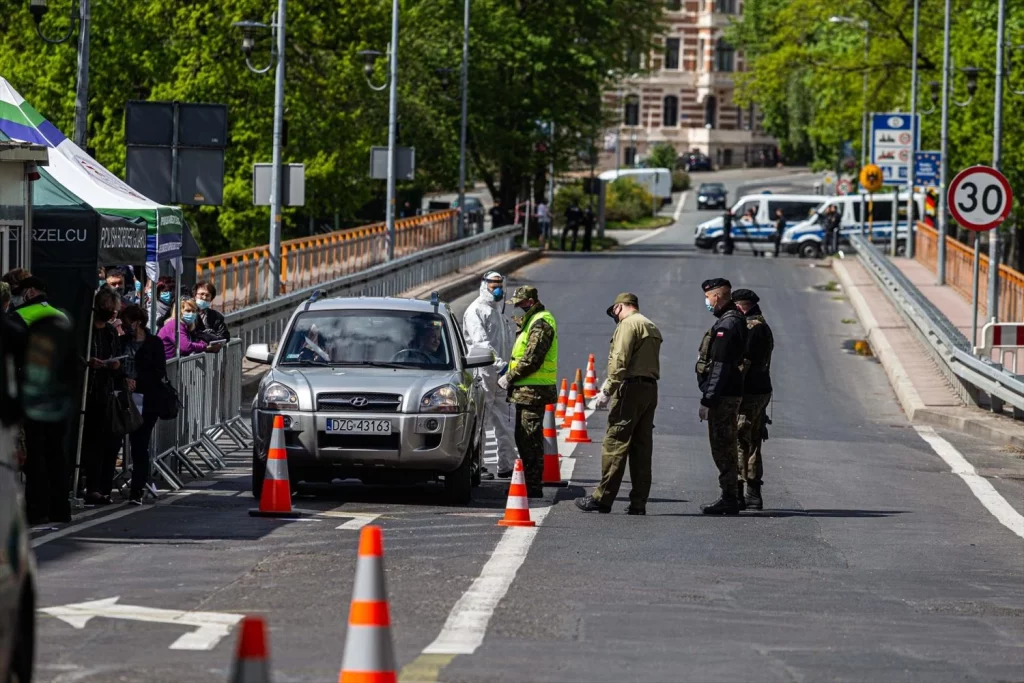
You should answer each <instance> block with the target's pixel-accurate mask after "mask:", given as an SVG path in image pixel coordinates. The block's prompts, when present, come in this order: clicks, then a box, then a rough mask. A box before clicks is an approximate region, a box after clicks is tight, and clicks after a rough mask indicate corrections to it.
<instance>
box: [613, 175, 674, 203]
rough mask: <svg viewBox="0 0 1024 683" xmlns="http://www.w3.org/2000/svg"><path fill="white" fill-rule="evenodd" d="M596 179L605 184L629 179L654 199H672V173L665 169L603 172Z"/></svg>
mask: <svg viewBox="0 0 1024 683" xmlns="http://www.w3.org/2000/svg"><path fill="white" fill-rule="evenodd" d="M598 178H600V179H601V180H602V181H603V182H606V183H610V182H612V181H615V180H618V179H619V178H629V179H630V180H632V181H633V182H635V183H637V184H638V185H640V186H642V187H643V188H644V189H645V190H647V191H648V192H650V193H651V195H652V196H654V197H658V198H660V199H671V198H672V171H670V170H669V169H667V168H623V169H619V170H618V171H605V172H604V173H602V174H601V175H600V176H598Z"/></svg>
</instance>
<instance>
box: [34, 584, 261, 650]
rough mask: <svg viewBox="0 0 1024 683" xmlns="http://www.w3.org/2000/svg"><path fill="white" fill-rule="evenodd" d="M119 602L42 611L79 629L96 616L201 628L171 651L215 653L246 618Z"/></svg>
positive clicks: (83, 604) (188, 635)
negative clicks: (221, 642)
mask: <svg viewBox="0 0 1024 683" xmlns="http://www.w3.org/2000/svg"><path fill="white" fill-rule="evenodd" d="M118 599H119V596H115V597H113V598H104V599H103V600H92V601H89V602H80V603H77V604H72V605H60V606H58V607H46V608H44V609H41V610H39V611H40V612H43V613H44V614H49V615H50V616H53V617H57V618H58V619H60V620H61V621H63V622H66V623H68V624H70V625H71V626H73V627H74V628H77V629H83V628H85V626H86V624H88V623H89V621H90V620H91V619H92V618H93V617H106V618H108V619H126V620H128V621H145V622H150V623H156V624H181V625H184V626H195V627H197V628H196V630H194V631H189V632H188V633H186V634H184V635H183V636H181V637H180V638H178V639H177V640H175V641H174V642H173V643H171V645H170V649H171V650H212V649H213V648H215V647H216V646H217V643H219V642H220V641H221V640H222V639H223V638H224V637H225V636H227V635H228V634H229V633H230V632H231V628H232V627H233V626H234V625H235V624H237V623H238V622H239V621H241V620H242V616H243V615H241V614H227V613H224V612H186V611H182V610H174V609H157V608H154V607H141V606H138V605H119V604H117V601H118Z"/></svg>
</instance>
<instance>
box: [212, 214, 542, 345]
mask: <svg viewBox="0 0 1024 683" xmlns="http://www.w3.org/2000/svg"><path fill="white" fill-rule="evenodd" d="M521 231H522V229H521V228H519V227H516V226H507V227H504V228H498V229H497V230H491V231H490V232H486V233H484V234H482V235H474V236H473V237H467V238H464V239H461V240H456V241H454V242H450V243H448V244H444V245H442V246H438V247H434V248H432V249H425V250H423V251H420V252H417V253H414V254H411V255H408V256H403V257H401V258H396V259H395V260H394V261H390V262H388V263H384V264H381V265H377V266H373V267H371V268H368V269H367V270H364V271H362V272H359V273H354V274H352V275H347V276H345V277H341V278H338V279H336V280H332V281H330V282H327V283H324V284H320V285H316V286H312V287H306V288H305V289H300V290H298V291H295V292H292V293H290V294H287V295H285V296H281V297H278V298H277V299H273V300H271V301H267V302H265V303H261V304H256V305H255V306H248V307H246V308H243V309H241V310H238V311H232V312H231V313H227V314H226V315H225V321H226V322H227V324H228V326H229V327H230V328H231V331H232V334H237V335H238V336H239V337H241V339H242V344H243V346H248V345H249V344H257V343H265V344H272V343H275V342H277V341H278V340H279V339H280V337H281V334H282V333H283V331H284V326H285V325H286V324H287V322H288V320H289V319H290V318H291V316H292V313H294V312H295V307H296V306H298V305H299V304H300V303H302V302H303V301H305V300H307V299H308V298H309V296H310V295H311V294H312V293H313V292H314V291H315V290H317V289H319V290H321V291H322V292H323V294H324V295H325V296H329V297H335V296H396V295H398V294H401V293H402V292H406V291H408V290H410V289H414V288H415V287H419V286H421V285H423V284H426V283H427V282H430V281H432V280H436V279H438V278H441V277H444V276H445V275H450V274H451V273H455V272H458V271H460V270H463V269H466V268H469V267H470V266H473V265H474V264H476V263H479V262H480V261H483V260H485V259H488V258H491V257H493V256H497V255H498V254H503V253H506V252H508V251H511V250H512V247H513V244H514V240H515V237H516V236H518V235H519V233H520V232H521Z"/></svg>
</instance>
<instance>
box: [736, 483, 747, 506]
mask: <svg viewBox="0 0 1024 683" xmlns="http://www.w3.org/2000/svg"><path fill="white" fill-rule="evenodd" d="M736 506H737V507H738V508H739V509H740V510H746V509H747V502H746V497H745V496H744V495H743V482H742V481H738V482H736Z"/></svg>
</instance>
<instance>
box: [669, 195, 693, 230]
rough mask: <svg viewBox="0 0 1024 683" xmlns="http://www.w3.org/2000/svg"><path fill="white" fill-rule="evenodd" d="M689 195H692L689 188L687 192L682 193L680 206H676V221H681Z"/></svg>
mask: <svg viewBox="0 0 1024 683" xmlns="http://www.w3.org/2000/svg"><path fill="white" fill-rule="evenodd" d="M689 196H690V191H689V190H687V191H686V192H684V193H683V194H682V195H680V196H679V206H677V207H676V214H675V216H674V217H673V218H675V221H676V223H678V222H679V217H680V216H682V215H683V207H684V206H686V198H687V197H689Z"/></svg>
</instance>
